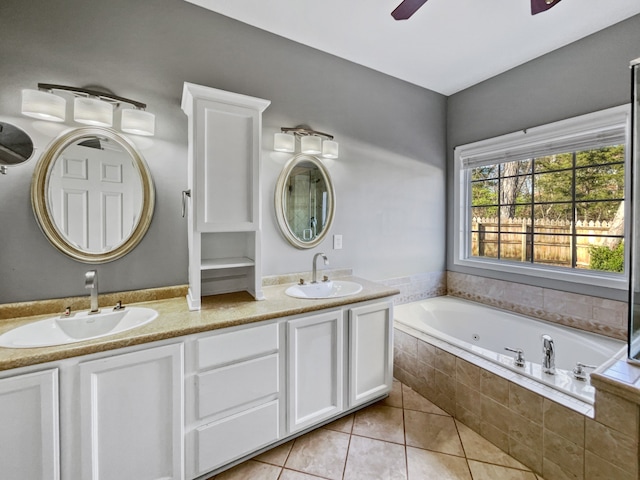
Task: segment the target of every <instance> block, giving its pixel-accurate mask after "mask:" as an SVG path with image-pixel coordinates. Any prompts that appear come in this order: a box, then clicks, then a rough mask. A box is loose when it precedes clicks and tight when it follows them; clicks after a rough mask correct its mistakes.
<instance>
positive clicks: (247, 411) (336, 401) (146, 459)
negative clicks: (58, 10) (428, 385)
mask: <svg viewBox="0 0 640 480" xmlns="http://www.w3.org/2000/svg"><path fill="white" fill-rule="evenodd" d="M321 283H322V282H320V284H321ZM327 283H329V282H327ZM307 285H309V286H311V285H313V284H307ZM337 285H340V286H348V288H355V287H354V286H355V285H358V286H360V287H361V290H360V291H358V292H357V293H352V294H350V295H344V296H328V297H327V298H323V299H305V298H295V297H293V296H290V295H288V294H286V293H285V291H286V290H287V289H291V288H292V287H294V285H291V284H289V285H275V286H267V287H264V293H265V296H266V298H267V299H266V300H264V301H260V302H256V301H255V300H254V299H253V298H251V296H249V295H248V294H247V293H245V292H237V293H230V294H224V295H216V296H211V297H204V298H203V299H202V308H201V310H199V311H189V310H188V309H187V306H186V304H185V301H184V298H180V297H178V298H170V299H165V300H158V301H151V302H143V303H139V304H134V305H124V306H123V307H121V308H120V309H117V310H112V308H113V306H108V307H105V306H104V305H101V307H102V309H103V310H102V311H103V312H108V313H107V314H106V315H107V317H106V318H105V317H103V318H98V319H99V320H100V321H101V320H105V321H109V318H108V315H111V313H119V312H127V311H129V312H130V313H127V315H138V314H139V313H141V312H147V313H148V312H149V311H152V312H157V318H154V319H152V321H148V322H147V323H145V324H144V325H140V326H137V327H136V328H132V329H130V330H128V331H123V332H120V333H113V331H112V332H111V333H109V334H108V335H105V336H102V337H100V338H95V339H93V340H85V341H76V342H73V343H66V344H64V345H58V346H48V347H39V348H0V369H1V371H0V421H2V424H3V428H2V429H1V430H0V443H2V445H6V446H9V448H5V447H3V449H2V451H1V452H0V463H2V465H3V466H4V467H3V478H6V479H11V480H13V479H25V478H29V479H33V480H36V479H62V480H75V479H98V478H99V479H101V480H104V479H123V478H130V479H196V478H208V477H209V476H211V475H212V474H215V473H216V472H217V471H220V470H223V469H225V468H227V467H228V466H229V465H232V464H233V463H235V462H236V461H239V460H241V459H244V458H247V457H248V456H251V455H253V454H255V453H257V452H259V451H262V450H264V449H267V448H270V447H271V446H274V445H277V444H279V443H282V442H285V441H287V440H288V439H290V438H293V437H295V436H297V435H299V434H301V433H302V432H305V431H307V430H308V429H312V428H314V427H316V426H318V425H321V424H323V423H326V422H328V421H331V420H332V419H334V418H337V417H339V416H341V415H343V414H345V413H346V412H349V411H351V410H354V409H357V408H360V407H362V406H364V405H366V404H368V403H370V402H372V401H375V400H376V399H379V398H381V397H384V396H385V395H386V394H387V393H388V392H389V390H390V387H391V382H392V353H391V352H392V350H391V337H392V303H391V301H390V297H391V296H392V295H394V294H396V293H397V291H396V290H394V289H392V288H389V287H386V286H383V285H380V284H376V283H373V282H368V281H366V280H363V279H359V278H346V279H340V280H334V281H333V286H332V289H333V288H336V286H337ZM295 287H296V288H298V289H299V288H300V287H304V286H295ZM303 290H304V288H303ZM290 293H292V292H291V291H290ZM327 295H331V294H330V293H329V294H327ZM99 315H100V314H99ZM86 316H87V315H86V312H78V313H76V314H75V315H73V316H71V317H70V318H71V319H73V318H76V317H77V320H78V323H79V324H81V323H82V322H83V321H84V319H85V318H86ZM55 318H58V319H60V318H62V319H63V320H64V314H63V315H62V316H61V317H60V316H58V317H51V315H48V316H47V318H43V316H42V315H40V316H35V317H25V318H17V319H12V320H4V321H2V323H0V340H4V339H6V337H7V335H9V334H11V332H12V331H13V332H16V331H18V330H19V329H20V328H24V327H27V328H28V327H33V326H35V325H38V322H50V321H52V320H53V319H55ZM124 318H125V319H126V316H125V317H124ZM50 328H51V329H52V330H55V329H56V328H55V326H50Z"/></svg>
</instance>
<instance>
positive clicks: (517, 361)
mask: <svg viewBox="0 0 640 480" xmlns="http://www.w3.org/2000/svg"><path fill="white" fill-rule="evenodd" d="M504 349H505V350H507V351H508V352H513V353H515V354H516V357H515V358H514V359H513V364H514V365H515V366H516V367H524V350H522V349H521V348H510V347H504Z"/></svg>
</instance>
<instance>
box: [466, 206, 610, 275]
mask: <svg viewBox="0 0 640 480" xmlns="http://www.w3.org/2000/svg"><path fill="white" fill-rule="evenodd" d="M572 227H573V226H572V224H571V222H565V221H562V220H560V221H555V220H536V221H535V222H533V224H532V222H531V219H530V218H511V219H506V220H502V221H501V232H502V233H500V234H499V233H498V219H497V218H480V217H474V218H473V219H472V230H473V233H472V238H471V253H472V255H473V256H480V257H490V258H497V257H498V236H499V235H500V250H501V251H500V258H503V259H509V260H516V261H522V262H530V261H531V256H532V254H533V255H534V257H535V258H534V263H544V264H549V265H560V266H571V250H572V248H573V241H574V240H573V239H574V237H573V236H572V235H571V233H572ZM534 233H535V247H532V241H531V240H532V236H533V234H534ZM608 233H609V223H608V222H593V221H591V222H581V221H578V222H576V235H577V236H576V237H575V238H576V256H577V264H576V266H577V267H578V268H589V263H590V257H591V255H590V247H591V246H598V245H602V241H603V238H602V237H601V235H607V234H608Z"/></svg>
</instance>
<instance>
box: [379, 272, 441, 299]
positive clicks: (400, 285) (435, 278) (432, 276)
mask: <svg viewBox="0 0 640 480" xmlns="http://www.w3.org/2000/svg"><path fill="white" fill-rule="evenodd" d="M380 283H382V284H383V285H386V286H388V287H394V288H397V289H398V290H400V294H399V295H397V296H396V297H395V298H394V299H393V303H394V305H401V304H403V303H410V302H417V301H418V300H424V299H426V298H433V297H441V296H443V295H446V294H447V273H446V272H427V273H420V274H416V275H410V276H407V277H398V278H389V279H386V280H380Z"/></svg>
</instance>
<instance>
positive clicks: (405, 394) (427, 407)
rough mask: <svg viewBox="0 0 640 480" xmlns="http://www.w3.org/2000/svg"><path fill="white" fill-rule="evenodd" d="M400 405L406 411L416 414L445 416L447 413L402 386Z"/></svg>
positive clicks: (409, 388) (410, 389)
mask: <svg viewBox="0 0 640 480" xmlns="http://www.w3.org/2000/svg"><path fill="white" fill-rule="evenodd" d="M402 403H403V405H404V408H405V409H407V410H417V411H418V412H426V413H435V414H437V415H447V416H450V415H449V414H448V413H447V412H445V411H444V410H442V409H441V408H440V407H438V406H437V405H435V404H433V403H432V402H430V401H429V400H427V399H426V398H424V397H423V396H422V395H420V394H419V393H418V392H416V391H415V390H413V389H412V388H411V387H407V386H406V385H402Z"/></svg>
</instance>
